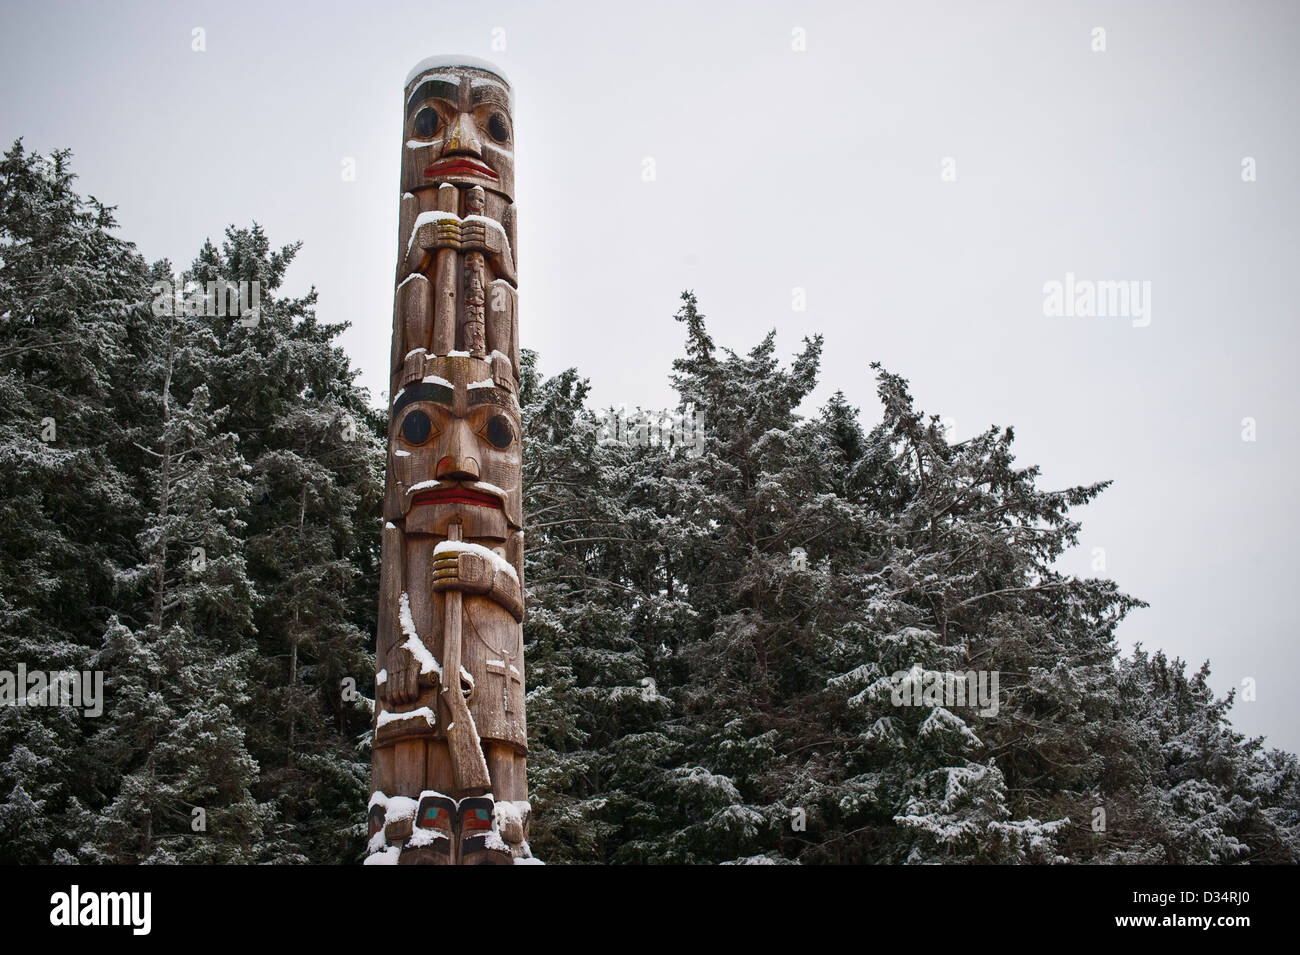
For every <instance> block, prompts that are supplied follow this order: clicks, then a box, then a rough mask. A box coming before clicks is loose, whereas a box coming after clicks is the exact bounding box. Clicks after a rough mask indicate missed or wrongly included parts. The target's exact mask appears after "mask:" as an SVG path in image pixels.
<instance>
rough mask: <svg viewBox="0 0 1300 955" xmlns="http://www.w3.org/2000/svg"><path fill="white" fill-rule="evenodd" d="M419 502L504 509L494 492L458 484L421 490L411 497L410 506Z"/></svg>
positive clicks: (414, 505)
mask: <svg viewBox="0 0 1300 955" xmlns="http://www.w3.org/2000/svg"><path fill="white" fill-rule="evenodd" d="M421 504H470V505H473V506H475V507H491V508H495V509H496V510H498V511H500V510H504V508H503V507H502V506H501V498H499V497H497V496H496V495H495V494H486V493H484V492H483V491H475V490H472V489H471V488H467V487H461V486H459V485H451V486H448V487H440V488H437V489H436V490H433V491H421V492H420V493H419V494H417V495H415V497H413V498H412V499H411V507H419V506H420V505H421Z"/></svg>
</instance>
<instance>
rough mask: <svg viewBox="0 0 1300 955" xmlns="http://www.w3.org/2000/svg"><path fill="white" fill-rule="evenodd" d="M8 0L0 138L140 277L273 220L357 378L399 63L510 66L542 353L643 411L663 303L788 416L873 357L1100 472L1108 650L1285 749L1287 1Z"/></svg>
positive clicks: (1290, 214)
mask: <svg viewBox="0 0 1300 955" xmlns="http://www.w3.org/2000/svg"><path fill="white" fill-rule="evenodd" d="M0 9H2V11H3V12H0V78H2V79H3V88H4V90H5V97H4V105H3V107H2V109H0V137H2V138H3V140H4V141H5V143H7V142H8V141H10V140H12V139H13V138H14V137H16V136H19V135H22V136H24V137H25V140H26V143H27V145H28V147H29V148H31V149H37V150H42V151H44V150H48V149H50V148H53V147H56V146H69V147H71V148H72V149H73V150H74V152H75V169H76V170H77V171H78V172H79V174H80V176H81V183H80V185H81V187H82V189H83V190H84V191H87V192H90V193H93V194H94V195H96V196H98V197H99V198H101V199H103V200H104V201H106V202H109V203H113V204H116V205H118V206H119V218H120V221H121V224H122V233H123V234H124V235H125V236H126V237H127V238H130V239H133V240H134V241H136V242H137V243H138V244H139V246H140V248H141V251H142V252H143V253H144V254H145V255H146V256H148V257H149V258H151V259H154V258H161V257H163V256H168V257H170V258H172V259H173V261H175V262H177V263H178V264H183V263H188V261H189V260H190V258H191V257H192V256H193V255H194V253H195V252H196V251H197V249H198V248H199V245H200V244H201V242H202V241H203V239H204V238H205V237H207V236H212V237H214V238H218V237H219V236H220V233H221V231H222V229H223V227H224V226H225V225H226V224H227V223H230V222H235V223H238V224H247V223H248V222H249V221H250V220H252V219H254V218H256V219H257V220H258V221H259V222H261V223H263V224H264V225H265V226H266V228H267V229H268V230H269V233H270V236H271V238H272V241H274V242H276V243H277V244H282V243H285V242H289V241H291V240H294V239H302V240H304V241H305V243H306V245H305V247H304V249H303V251H302V253H301V255H300V257H299V259H298V262H297V264H296V265H295V266H294V268H293V269H292V271H291V272H290V285H291V290H293V291H300V290H302V289H304V288H305V287H307V286H308V285H310V284H313V283H314V284H316V286H317V287H318V288H319V290H320V294H321V303H320V314H321V315H322V316H323V317H324V318H325V319H327V320H338V319H348V320H350V321H352V322H353V323H354V326H353V328H352V329H351V330H350V331H349V332H348V334H347V337H346V338H345V340H344V344H345V345H346V347H347V348H348V350H349V351H350V353H351V354H352V355H353V357H354V359H355V361H356V362H357V364H358V365H359V366H360V367H361V368H362V369H363V370H364V373H365V377H364V381H365V383H366V384H367V385H369V386H370V387H371V389H372V390H373V391H374V392H375V394H376V395H377V394H378V393H379V392H380V391H382V390H383V389H384V387H385V385H386V382H385V380H384V364H385V360H386V357H387V355H388V349H389V335H390V329H391V324H390V323H391V315H392V285H393V270H394V267H395V264H396V259H395V256H396V240H397V237H396V229H397V207H398V195H399V193H398V184H397V173H398V166H399V160H400V150H401V96H402V82H403V79H404V77H405V75H406V71H407V70H408V69H409V68H410V67H411V66H412V65H413V64H414V63H415V62H416V61H417V60H419V59H421V58H423V57H424V56H427V55H429V54H432V53H444V52H445V53H465V54H471V55H475V56H480V57H484V58H487V59H491V60H493V61H494V62H496V63H498V64H499V65H500V66H501V67H503V68H504V70H505V71H506V72H507V73H508V74H509V76H510V78H511V80H512V81H513V83H514V85H515V91H516V103H517V105H516V116H515V126H516V137H517V142H518V176H517V183H518V184H517V196H518V201H519V206H520V216H521V221H520V230H519V246H520V252H519V254H520V295H521V328H522V338H523V342H524V344H525V345H526V346H528V347H531V348H535V349H537V350H538V351H540V352H541V355H542V360H543V367H544V369H545V370H547V371H548V372H554V371H557V370H559V369H560V368H562V367H565V366H567V365H575V366H577V367H578V368H579V369H580V370H581V371H582V372H583V373H584V374H586V375H588V376H590V378H591V380H592V384H593V388H594V393H595V398H596V399H597V401H598V402H601V403H610V404H618V403H623V402H626V403H627V404H629V405H635V404H641V405H644V406H651V407H663V406H665V405H667V404H668V403H669V402H670V400H671V392H670V389H669V387H668V381H667V373H668V370H669V363H670V362H671V360H672V359H673V358H674V357H675V356H676V355H677V354H679V351H680V347H681V340H682V339H681V328H680V326H678V325H677V324H676V323H675V322H673V321H672V318H671V316H672V313H673V312H674V311H675V310H676V308H677V304H678V302H677V295H678V293H679V292H680V291H681V289H683V288H686V287H691V288H694V289H695V290H696V291H697V293H698V294H699V296H700V301H701V305H702V308H703V310H704V312H705V313H706V314H707V315H708V316H709V318H710V321H711V327H712V329H713V331H714V334H715V337H716V338H717V339H718V341H719V342H720V343H724V344H727V345H730V346H732V347H735V348H737V349H740V348H748V347H749V346H751V345H752V344H754V343H755V342H756V341H757V340H758V339H759V338H760V337H761V336H762V335H763V334H764V333H765V332H766V331H767V330H768V329H770V328H773V327H775V328H776V329H777V330H778V341H779V343H780V346H781V348H782V349H783V350H784V351H785V352H787V353H789V352H793V351H794V350H795V349H796V348H797V347H798V344H799V340H800V339H801V337H802V336H803V335H805V334H809V333H812V332H822V333H824V334H825V336H826V343H827V349H826V360H825V364H824V368H823V378H822V381H823V385H822V386H821V387H820V388H819V389H818V392H817V395H816V398H817V400H818V401H820V400H821V399H823V398H825V397H826V395H828V394H829V393H830V392H831V391H832V390H834V389H835V388H837V387H838V388H842V389H843V390H844V391H845V393H846V394H847V395H848V396H849V398H850V399H851V400H852V401H853V402H854V403H856V404H858V405H859V406H860V407H862V408H863V411H864V413H865V415H866V418H867V420H868V422H870V421H874V420H876V418H877V411H876V403H875V397H874V384H873V380H872V378H871V375H870V372H869V369H868V368H867V365H868V362H870V361H872V360H875V359H878V360H881V361H883V362H884V363H885V364H886V366H887V367H889V368H890V369H891V370H894V371H897V372H899V373H901V374H903V375H905V376H907V377H908V378H910V379H911V381H912V385H913V393H914V395H915V396H916V398H917V401H918V404H919V405H920V406H921V407H923V408H925V409H926V410H928V411H932V412H936V413H941V414H944V415H946V416H951V417H952V418H953V419H955V430H956V433H957V435H958V436H959V437H964V436H967V435H969V434H971V433H973V432H975V431H977V430H980V429H982V428H983V427H985V426H986V425H988V424H990V423H997V424H1001V425H1008V424H1010V425H1014V426H1015V427H1016V434H1017V445H1018V447H1019V458H1020V461H1021V463H1022V464H1029V463H1037V464H1040V465H1041V466H1042V468H1043V476H1044V483H1045V484H1046V485H1049V486H1063V485H1066V484H1073V483H1084V482H1088V481H1092V480H1097V479H1102V478H1113V479H1114V480H1115V482H1116V483H1115V486H1114V487H1113V488H1112V489H1111V490H1110V491H1108V492H1107V493H1106V494H1105V495H1103V496H1102V498H1101V499H1100V500H1099V501H1098V502H1097V503H1095V504H1094V505H1092V506H1091V507H1089V508H1088V509H1087V510H1086V511H1085V512H1083V515H1082V516H1083V518H1084V521H1085V525H1084V531H1083V536H1082V547H1081V548H1080V549H1079V550H1078V551H1076V552H1075V553H1074V554H1073V555H1071V556H1070V557H1068V558H1067V559H1065V560H1064V561H1063V562H1062V566H1063V568H1064V569H1065V570H1067V571H1071V572H1077V573H1091V572H1092V571H1091V565H1092V563H1093V560H1094V551H1093V549H1094V548H1104V552H1105V571H1104V572H1105V574H1106V575H1107V576H1111V577H1113V578H1115V579H1116V580H1118V581H1119V583H1120V585H1121V586H1122V587H1124V588H1125V589H1126V590H1128V591H1129V592H1130V593H1133V594H1135V595H1136V596H1139V597H1142V598H1143V599H1146V600H1148V601H1149V602H1150V603H1151V607H1150V609H1147V610H1142V611H1138V612H1136V613H1135V614H1134V615H1133V616H1132V617H1131V618H1130V619H1129V621H1127V622H1126V623H1125V624H1124V625H1123V627H1122V628H1121V631H1120V634H1121V640H1122V642H1123V644H1124V645H1125V646H1126V647H1127V646H1129V645H1131V644H1132V643H1133V642H1134V641H1138V640H1140V641H1142V642H1143V643H1144V644H1146V645H1147V646H1148V647H1153V648H1154V647H1164V648H1166V649H1167V650H1168V651H1170V652H1171V653H1174V654H1178V655H1181V656H1183V657H1185V658H1187V659H1189V660H1190V661H1192V662H1193V663H1195V664H1199V663H1200V661H1202V660H1203V659H1205V658H1206V657H1209V658H1210V659H1211V661H1212V663H1213V666H1214V685H1215V687H1216V689H1218V690H1219V691H1220V692H1225V691H1227V690H1228V689H1229V688H1231V687H1233V686H1239V685H1240V681H1241V680H1242V679H1243V678H1247V677H1249V678H1253V679H1255V680H1256V681H1257V685H1258V699H1257V700H1256V701H1255V702H1249V703H1239V704H1238V705H1237V706H1236V707H1235V709H1234V716H1233V719H1234V721H1235V723H1236V725H1237V726H1238V727H1239V728H1240V729H1242V730H1243V731H1245V732H1247V733H1250V734H1260V733H1265V734H1267V735H1268V736H1269V737H1270V742H1272V743H1275V744H1277V745H1282V746H1285V747H1286V748H1289V749H1292V750H1295V749H1297V748H1300V728H1298V727H1297V719H1296V717H1297V712H1298V709H1300V707H1298V705H1297V700H1296V697H1295V696H1294V695H1293V691H1292V689H1291V677H1292V676H1293V675H1295V674H1296V673H1297V670H1298V669H1300V644H1298V642H1297V640H1296V625H1295V622H1294V617H1293V615H1292V609H1291V608H1292V605H1293V599H1294V598H1293V593H1294V588H1295V585H1296V579H1297V576H1298V575H1297V569H1298V565H1300V560H1298V559H1297V554H1296V551H1297V538H1298V537H1300V534H1298V533H1297V531H1300V505H1298V504H1297V500H1296V494H1295V481H1294V478H1293V474H1294V470H1295V466H1296V462H1297V455H1296V447H1297V414H1296V411H1297V406H1298V404H1300V402H1298V401H1297V399H1298V398H1300V384H1298V383H1297V377H1296V375H1294V374H1293V373H1292V370H1291V366H1292V364H1293V363H1294V360H1295V357H1296V334H1295V332H1294V329H1293V325H1294V322H1295V320H1296V317H1297V307H1296V299H1295V293H1294V291H1293V289H1292V288H1291V286H1293V285H1294V283H1295V279H1296V271H1297V270H1296V262H1297V252H1298V251H1300V249H1298V248H1297V246H1298V239H1300V228H1298V227H1297V224H1296V223H1297V221H1300V151H1298V149H1297V146H1298V145H1300V143H1298V141H1297V140H1298V137H1297V117H1300V57H1297V56H1296V52H1295V51H1296V50H1297V48H1298V47H1300V6H1297V5H1296V4H1294V3H1289V2H1227V0H1224V2H1218V3H1209V2H1184V0H1170V2H1141V3H1135V2H1128V3H1106V2H1094V3H1083V2H1073V3H1031V2H1024V3H974V2H969V0H953V2H947V3H925V2H913V3H906V4H898V3H856V2H853V3H851V2H848V0H840V2H834V3H832V2H818V3H793V2H766V3H764V2H759V3H709V2H702V0H695V2H689V3H682V2H668V3H653V4H612V3H595V2H592V3H577V2H574V3H560V2H555V3H514V4H499V3H486V2H485V3H468V2H461V3H441V2H440V3H427V2H426V3H401V4H399V3H382V2H376V3H328V2H313V3H305V2H304V3H265V2H262V3H228V2H219V3H218V2H201V3H188V4H186V3H114V4H102V3H80V4H74V3H60V2H51V3H39V4H36V3H32V4H22V5H20V4H15V3H12V2H10V3H5V4H4V5H3V7H2V8H0ZM1097 27H1101V28H1103V29H1104V30H1105V50H1104V51H1101V52H1095V51H1094V50H1093V46H1094V45H1095V42H1096V40H1095V34H1094V32H1093V31H1094V28H1097ZM195 28H201V29H202V30H203V31H204V34H203V38H204V41H205V45H206V50H205V51H203V52H196V51H195V50H193V49H192V47H193V45H194V34H193V31H194V29H195ZM797 28H798V29H801V30H803V31H805V32H804V34H803V36H804V38H805V45H806V49H804V50H802V51H800V50H796V49H794V47H795V46H796V45H797V44H796V43H795V40H796V35H795V33H794V31H795V30H796V29H797ZM502 42H504V49H501V48H500V47H501V44H502ZM945 157H950V158H951V159H952V160H954V161H955V172H956V181H945V180H944V178H943V176H942V172H943V161H944V159H945ZM1244 157H1253V159H1254V161H1255V168H1256V175H1257V179H1256V181H1254V182H1245V181H1243V178H1242V161H1243V158H1244ZM347 158H351V159H353V160H354V161H355V168H356V179H355V181H344V179H343V176H342V164H343V163H344V160H345V159H347ZM646 158H652V159H653V160H654V166H655V173H656V178H655V181H653V182H646V181H644V180H643V169H644V168H645V167H644V160H645V159H646ZM1067 273H1073V275H1074V276H1076V278H1077V279H1079V280H1094V281H1097V280H1126V281H1130V280H1131V281H1137V282H1149V283H1150V289H1151V298H1150V324H1149V325H1146V326H1145V327H1135V326H1134V323H1133V320H1132V319H1129V318H1124V317H1118V318H1116V317H1112V318H1098V317H1092V318H1085V317H1047V316H1045V315H1044V304H1043V300H1044V294H1043V286H1044V283H1047V282H1051V281H1060V282H1064V281H1065V277H1066V274H1067ZM794 288H802V289H804V290H806V296H807V310H806V311H802V312H799V311H794V310H793V309H792V289H794ZM1245 417H1252V418H1254V419H1255V421H1256V427H1257V440H1255V441H1254V442H1246V441H1243V440H1242V437H1241V434H1242V419H1243V418H1245Z"/></svg>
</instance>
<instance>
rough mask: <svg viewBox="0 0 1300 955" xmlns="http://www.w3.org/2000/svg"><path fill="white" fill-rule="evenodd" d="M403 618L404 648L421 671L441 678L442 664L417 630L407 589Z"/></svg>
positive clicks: (402, 609) (404, 593) (403, 593)
mask: <svg viewBox="0 0 1300 955" xmlns="http://www.w3.org/2000/svg"><path fill="white" fill-rule="evenodd" d="M401 620H402V635H403V636H405V637H406V642H405V643H403V644H402V648H403V649H405V650H406V651H408V652H409V653H410V654H411V656H413V657H415V659H416V660H418V661H419V663H420V672H421V673H436V674H438V679H440V680H441V679H442V665H441V664H440V663H438V661H437V660H435V659H434V657H433V654H432V653H430V652H429V648H428V647H426V646H425V645H424V641H423V640H421V639H420V635H419V634H418V633H416V632H415V620H414V619H413V618H412V617H411V598H410V597H408V596H407V595H406V591H405V590H403V591H402V599H401ZM416 712H419V711H418V710H417V711H416ZM429 725H430V726H433V725H434V724H433V721H432V720H430V722H429Z"/></svg>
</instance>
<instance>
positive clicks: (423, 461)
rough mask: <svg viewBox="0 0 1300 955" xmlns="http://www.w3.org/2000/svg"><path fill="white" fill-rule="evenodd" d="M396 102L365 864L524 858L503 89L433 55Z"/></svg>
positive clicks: (510, 164) (508, 104) (514, 348)
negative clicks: (399, 115)
mask: <svg viewBox="0 0 1300 955" xmlns="http://www.w3.org/2000/svg"><path fill="white" fill-rule="evenodd" d="M403 107H404V116H405V124H404V128H403V131H402V174H401V199H400V202H399V217H398V218H399V236H398V257H397V263H398V264H397V274H396V276H395V289H394V297H393V299H394V308H393V348H392V360H391V366H390V370H391V385H390V390H389V393H390V395H391V396H392V397H391V399H390V404H389V410H390V417H389V434H388V469H387V478H386V486H385V495H384V520H385V526H384V534H383V553H382V557H381V560H382V565H381V569H380V605H379V618H378V622H379V631H378V637H377V646H376V658H377V666H378V673H377V675H376V688H375V691H376V692H375V700H376V704H375V723H374V739H373V757H372V762H371V782H372V785H371V790H372V794H373V795H372V798H371V805H370V808H369V810H368V812H369V819H370V830H371V834H372V838H371V844H370V852H371V855H370V856H369V857H368V859H367V862H368V863H380V862H396V863H400V864H478V863H483V864H502V863H504V864H509V863H511V862H513V861H514V860H516V859H520V858H528V857H529V855H530V853H529V850H528V843H527V824H528V818H529V815H530V809H529V806H528V802H527V800H528V788H527V778H526V771H525V770H526V755H527V725H526V722H525V715H524V691H525V684H524V661H523V630H522V620H523V611H524V589H523V513H522V487H521V472H522V461H521V452H522V446H521V435H522V420H521V418H520V409H519V325H518V318H519V307H518V292H517V279H516V275H515V247H514V238H515V234H516V227H517V224H516V216H515V211H514V132H513V116H512V93H511V90H510V86H509V84H508V82H507V81H506V80H505V78H504V77H503V76H502V75H501V74H500V71H498V70H496V69H495V68H494V67H490V66H489V65H487V64H483V63H480V62H476V61H463V62H461V61H458V60H449V59H435V60H428V61H425V62H423V63H421V64H420V65H419V66H417V68H416V69H415V70H413V71H412V72H411V75H410V77H409V78H408V82H407V85H406V88H405V91H404V94H403ZM426 817H427V818H426Z"/></svg>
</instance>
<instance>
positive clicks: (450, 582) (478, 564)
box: [433, 551, 495, 594]
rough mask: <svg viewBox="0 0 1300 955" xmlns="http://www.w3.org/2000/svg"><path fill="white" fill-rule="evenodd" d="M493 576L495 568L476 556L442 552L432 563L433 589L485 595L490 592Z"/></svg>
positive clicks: (465, 553)
mask: <svg viewBox="0 0 1300 955" xmlns="http://www.w3.org/2000/svg"><path fill="white" fill-rule="evenodd" d="M494 574H495V568H493V567H492V565H491V564H489V563H488V562H487V560H486V559H485V558H483V557H481V556H479V555H478V554H472V553H470V552H468V551H459V552H444V553H441V554H439V555H438V556H437V558H435V560H434V562H433V589H434V590H463V591H465V593H467V594H485V593H488V592H489V591H491V590H492V578H493V576H494Z"/></svg>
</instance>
